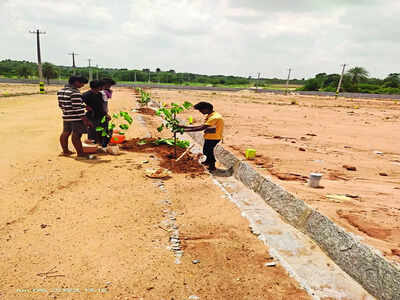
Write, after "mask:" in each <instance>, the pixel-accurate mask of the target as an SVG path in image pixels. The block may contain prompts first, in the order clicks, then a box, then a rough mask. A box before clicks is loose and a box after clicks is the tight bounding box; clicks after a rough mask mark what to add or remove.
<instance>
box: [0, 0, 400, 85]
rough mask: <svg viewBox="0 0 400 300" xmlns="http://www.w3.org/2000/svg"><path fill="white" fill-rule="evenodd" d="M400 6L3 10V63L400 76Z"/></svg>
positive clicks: (142, 3)
mask: <svg viewBox="0 0 400 300" xmlns="http://www.w3.org/2000/svg"><path fill="white" fill-rule="evenodd" d="M399 16H400V1H399V0H279V1H276V0H151V1H149V0H114V1H110V0H69V1H64V0H0V60H1V59H7V58H10V59H17V60H28V61H36V60H37V54H36V40H35V35H33V34H30V33H29V30H36V29H40V30H42V31H45V32H46V34H43V35H41V36H40V38H41V46H42V61H48V62H52V63H54V64H58V65H71V64H72V58H71V56H70V55H68V53H71V52H72V51H74V52H76V53H78V54H79V55H78V56H77V57H76V63H77V65H78V66H87V65H88V58H91V59H92V61H93V62H92V64H98V65H99V66H102V67H115V68H129V69H133V68H136V69H143V68H150V69H152V70H155V69H156V68H161V70H170V69H174V70H175V71H177V72H191V73H199V74H209V75H211V74H214V75H216V74H221V75H239V76H246V77H247V76H253V77H256V76H257V73H258V72H260V73H261V77H264V78H272V77H277V78H286V77H287V73H288V69H289V68H291V69H292V70H293V71H292V76H291V77H292V78H310V77H313V76H314V75H315V74H317V73H321V72H326V73H340V71H341V65H342V64H343V63H346V64H347V65H348V67H347V68H351V67H354V66H362V67H364V68H365V69H367V71H369V73H370V76H372V77H378V78H384V77H385V76H386V75H387V74H389V73H396V72H400V70H399V69H400V68H399V66H398V59H397V56H398V55H399V53H400V51H399V50H400V18H399Z"/></svg>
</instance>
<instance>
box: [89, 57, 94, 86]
mask: <svg viewBox="0 0 400 300" xmlns="http://www.w3.org/2000/svg"><path fill="white" fill-rule="evenodd" d="M88 61H89V82H91V81H92V80H93V73H92V67H91V66H90V62H91V61H92V59H91V58H88Z"/></svg>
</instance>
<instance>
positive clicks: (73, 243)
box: [0, 89, 385, 300]
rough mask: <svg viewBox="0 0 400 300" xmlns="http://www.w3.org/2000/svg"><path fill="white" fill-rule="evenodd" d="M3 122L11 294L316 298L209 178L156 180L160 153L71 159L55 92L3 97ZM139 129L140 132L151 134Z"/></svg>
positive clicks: (2, 185) (0, 201)
mask: <svg viewBox="0 0 400 300" xmlns="http://www.w3.org/2000/svg"><path fill="white" fill-rule="evenodd" d="M131 94H132V91H131V90H125V89H117V90H116V91H115V96H114V99H113V101H112V103H111V110H112V111H117V110H120V109H124V110H130V109H131V108H133V106H134V105H135V104H134V103H133V101H132V96H131ZM191 100H192V99H191ZM0 125H1V126H0V135H1V136H2V147H1V150H0V174H1V176H0V189H1V191H0V195H1V196H0V208H1V209H0V299H7V300H9V299H11V300H14V299H24V300H25V299H197V298H196V297H195V296H197V297H199V298H200V299H310V297H309V296H308V295H307V293H306V292H305V291H304V290H302V289H301V288H300V287H299V285H298V284H297V282H295V280H294V279H293V278H291V277H289V276H288V274H287V273H286V271H285V270H284V269H283V268H282V267H280V266H279V265H277V266H276V267H270V268H268V267H265V266H264V264H265V263H266V262H268V261H270V259H271V257H270V254H269V253H268V251H267V249H266V248H265V246H264V245H263V244H262V242H261V241H259V240H257V238H256V237H255V236H254V235H252V234H251V233H250V231H249V229H248V222H247V221H246V220H245V219H244V218H243V217H241V215H240V211H239V210H238V209H237V208H236V207H235V206H234V205H233V204H232V203H231V202H229V201H227V200H226V199H224V194H223V193H222V191H220V190H218V189H216V188H215V185H214V183H213V182H212V180H211V178H210V177H209V175H207V174H203V175H194V176H192V175H191V174H173V176H172V178H171V179H169V180H165V181H164V183H162V182H160V181H158V180H154V179H150V178H146V177H145V176H144V170H145V169H146V168H151V167H155V166H157V165H158V164H159V161H158V160H157V158H156V157H155V156H153V155H151V153H134V152H124V153H123V154H122V155H120V156H109V155H100V156H99V158H98V160H94V161H87V162H85V161H76V160H75V159H73V158H66V157H59V156H58V153H59V152H60V149H59V145H58V137H59V133H60V131H61V127H62V123H61V117H60V111H59V110H58V107H57V101H56V98H55V96H54V95H34V96H21V97H10V98H4V99H2V100H0ZM135 125H136V126H134V127H132V128H131V129H130V131H129V132H128V137H130V138H133V137H144V136H145V135H146V133H147V132H146V130H144V129H143V128H142V127H141V126H139V125H138V123H135ZM228 130H230V129H228ZM228 135H229V132H228ZM384 150H385V149H383V151H384ZM143 161H148V163H144V162H143ZM170 221H171V222H173V223H174V225H175V226H177V227H178V228H179V232H180V238H181V240H182V247H183V249H184V251H185V252H184V255H183V257H182V258H181V263H180V264H176V263H175V262H176V261H175V259H176V257H175V256H174V254H173V253H172V252H171V251H170V250H168V249H167V246H169V245H170V240H169V238H170V233H169V232H167V231H166V229H167V227H166V225H168V224H169V223H168V222H170ZM193 260H199V263H197V264H194V263H193V262H192V261H193ZM49 271H50V272H49ZM191 296H192V297H191ZM190 297H191V298H190Z"/></svg>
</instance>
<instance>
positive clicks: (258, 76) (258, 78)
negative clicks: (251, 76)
mask: <svg viewBox="0 0 400 300" xmlns="http://www.w3.org/2000/svg"><path fill="white" fill-rule="evenodd" d="M260 75H261V74H260V73H258V75H257V81H256V91H257V90H258V84H259V81H260Z"/></svg>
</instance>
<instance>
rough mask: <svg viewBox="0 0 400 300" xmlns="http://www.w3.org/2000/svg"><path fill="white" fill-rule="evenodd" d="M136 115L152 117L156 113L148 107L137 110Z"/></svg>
mask: <svg viewBox="0 0 400 300" xmlns="http://www.w3.org/2000/svg"><path fill="white" fill-rule="evenodd" d="M137 111H138V113H141V114H143V115H148V116H154V115H155V114H156V112H155V111H154V110H153V109H151V108H148V107H141V108H139V109H137Z"/></svg>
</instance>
